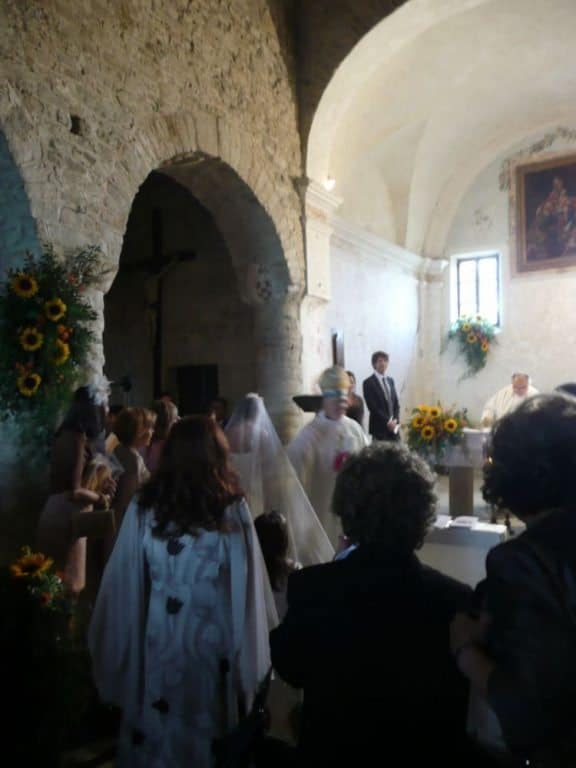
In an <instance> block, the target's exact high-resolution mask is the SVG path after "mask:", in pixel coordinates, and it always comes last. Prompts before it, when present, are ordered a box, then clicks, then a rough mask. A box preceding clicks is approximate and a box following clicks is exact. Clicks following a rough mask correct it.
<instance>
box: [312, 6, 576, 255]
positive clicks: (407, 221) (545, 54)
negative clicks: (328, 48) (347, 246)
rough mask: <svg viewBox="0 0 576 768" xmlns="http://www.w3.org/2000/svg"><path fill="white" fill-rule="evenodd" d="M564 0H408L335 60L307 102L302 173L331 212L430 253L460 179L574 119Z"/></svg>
mask: <svg viewBox="0 0 576 768" xmlns="http://www.w3.org/2000/svg"><path fill="white" fill-rule="evenodd" d="M575 30H576V2H574V0H410V1H409V2H406V3H405V4H404V5H403V6H402V7H401V8H399V9H398V10H397V11H395V12H394V13H393V14H391V15H390V16H389V17H388V18H386V19H385V20H384V21H382V22H380V24H378V25H377V26H376V27H375V28H374V29H373V30H372V31H371V32H370V33H368V34H367V35H366V36H365V37H364V38H363V39H362V40H361V41H360V42H359V43H358V44H357V45H356V47H355V48H354V49H353V50H352V52H351V53H350V54H349V55H348V56H347V58H346V59H345V60H344V61H343V62H342V64H341V65H340V67H339V68H338V69H337V71H336V72H335V74H334V77H333V78H332V80H331V82H330V84H329V85H328V87H327V88H326V90H325V92H324V95H323V97H322V99H321V101H320V105H319V107H318V110H317V112H316V115H315V118H314V121H313V124H312V129H311V132H310V136H309V141H308V147H307V150H308V151H307V175H308V176H309V177H310V178H313V179H315V180H317V181H319V182H322V181H323V180H324V179H325V178H326V177H328V176H331V177H333V178H334V179H336V187H335V189H334V193H335V194H337V195H338V196H339V197H340V198H341V199H342V200H343V203H342V206H341V209H340V213H341V214H342V215H343V216H345V217H347V218H349V219H350V220H352V221H354V222H355V223H357V224H359V225H361V226H364V227H366V228H367V229H369V230H372V231H374V232H376V233H377V234H380V235H383V236H384V237H386V238H387V239H389V240H392V241H394V242H396V243H398V244H400V245H402V246H404V247H406V248H408V249H409V250H412V251H415V252H418V253H424V254H425V255H428V256H441V255H442V251H443V248H444V243H445V239H446V235H447V232H448V230H449V227H450V223H451V221H452V219H453V216H454V214H455V212H456V210H457V208H458V204H459V202H460V201H461V200H462V197H463V195H464V194H465V193H466V190H467V189H468V188H469V187H470V185H471V184H472V182H473V180H474V179H475V178H476V176H477V175H478V174H479V173H480V171H481V170H482V169H483V168H485V167H486V166H487V165H488V164H490V162H491V161H493V160H494V159H495V158H496V157H498V156H499V155H501V154H502V153H503V152H505V151H506V149H507V148H508V147H512V146H513V145H515V144H517V143H518V142H519V141H520V140H521V139H522V138H523V137H526V136H531V135H534V134H535V132H536V131H537V130H538V129H539V128H543V129H544V128H546V127H549V126H551V125H557V124H561V123H562V124H564V123H571V124H576V66H575V64H574V33H575Z"/></svg>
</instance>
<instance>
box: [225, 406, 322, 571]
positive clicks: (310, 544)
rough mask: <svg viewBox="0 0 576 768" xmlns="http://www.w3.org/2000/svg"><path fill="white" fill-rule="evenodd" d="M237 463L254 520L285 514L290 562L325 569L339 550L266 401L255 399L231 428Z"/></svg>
mask: <svg viewBox="0 0 576 768" xmlns="http://www.w3.org/2000/svg"><path fill="white" fill-rule="evenodd" d="M225 431H226V436H227V437H228V442H229V444H230V450H231V452H232V456H231V458H232V463H233V465H234V468H235V469H236V471H237V472H238V474H239V475H240V482H241V485H242V489H243V491H244V492H245V494H246V497H247V500H248V506H249V507H250V511H251V512H252V516H253V518H257V517H258V516H259V515H261V514H263V513H269V512H272V511H275V512H279V513H280V514H282V515H283V516H284V517H285V518H286V523H287V527H288V556H289V557H290V558H291V559H292V560H293V561H294V562H295V563H299V564H301V565H302V566H307V565H315V564H318V563H325V562H328V561H329V560H332V559H333V557H334V548H333V547H332V544H331V543H330V540H329V539H328V537H327V535H326V533H325V532H324V529H323V527H322V525H321V524H320V521H319V520H318V517H317V515H316V513H315V512H314V509H313V507H312V505H311V504H310V501H309V500H308V497H307V496H306V493H305V491H304V489H303V488H302V486H301V484H300V481H299V480H298V477H297V475H296V472H295V470H294V468H293V466H292V463H291V462H290V459H289V458H288V456H287V454H286V451H285V450H284V448H283V446H282V443H281V442H280V438H279V437H278V434H277V432H276V430H275V428H274V425H273V424H272V421H271V419H270V416H269V415H268V412H267V411H266V406H265V405H264V400H263V399H262V398H261V397H260V396H259V395H257V394H254V393H252V392H251V393H249V394H248V395H246V396H245V397H244V398H243V399H242V400H241V401H240V403H239V404H238V405H237V406H236V408H235V409H234V412H233V413H232V416H231V417H230V420H229V421H228V423H227V425H226V430H225Z"/></svg>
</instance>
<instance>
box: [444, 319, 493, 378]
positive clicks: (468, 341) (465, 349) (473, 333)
mask: <svg viewBox="0 0 576 768" xmlns="http://www.w3.org/2000/svg"><path fill="white" fill-rule="evenodd" d="M451 341H453V342H455V343H456V345H457V350H458V354H459V355H460V356H461V357H463V358H464V362H465V365H466V370H465V372H464V374H463V376H462V378H463V379H466V378H469V377H470V376H475V375H476V374H477V373H478V371H481V370H482V368H484V366H485V365H486V360H487V358H488V354H489V352H490V348H491V346H492V344H495V343H496V327H495V326H494V325H492V323H489V322H488V320H486V319H485V318H483V317H482V316H481V315H474V316H469V317H459V318H458V320H456V322H455V323H453V324H452V326H451V328H450V330H449V331H448V335H447V337H446V343H448V342H451Z"/></svg>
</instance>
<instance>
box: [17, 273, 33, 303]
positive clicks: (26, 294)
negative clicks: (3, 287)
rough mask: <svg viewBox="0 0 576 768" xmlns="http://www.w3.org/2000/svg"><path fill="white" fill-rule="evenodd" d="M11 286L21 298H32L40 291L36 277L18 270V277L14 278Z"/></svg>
mask: <svg viewBox="0 0 576 768" xmlns="http://www.w3.org/2000/svg"><path fill="white" fill-rule="evenodd" d="M10 288H11V289H12V291H13V292H14V293H15V294H16V296H20V298H21V299H30V298H32V296H34V295H35V294H36V293H38V283H37V282H36V278H35V277H32V275H28V274H26V272H18V274H17V275H16V277H14V278H13V279H12V282H11V283H10Z"/></svg>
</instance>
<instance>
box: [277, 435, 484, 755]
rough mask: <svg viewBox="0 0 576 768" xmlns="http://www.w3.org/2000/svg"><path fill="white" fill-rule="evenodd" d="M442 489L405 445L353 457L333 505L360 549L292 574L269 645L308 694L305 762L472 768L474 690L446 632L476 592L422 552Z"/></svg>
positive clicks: (284, 672) (286, 675) (281, 669)
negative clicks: (427, 561) (428, 562)
mask: <svg viewBox="0 0 576 768" xmlns="http://www.w3.org/2000/svg"><path fill="white" fill-rule="evenodd" d="M433 482H434V480H433V476H432V475H431V473H430V471H429V469H428V468H427V466H426V465H425V464H424V462H423V461H421V460H420V459H419V458H418V457H417V456H415V455H414V454H412V453H410V452H409V451H408V450H407V449H406V448H404V447H402V446H401V445H400V444H397V443H385V444H380V445H373V446H371V447H369V448H365V449H364V450H363V451H361V452H360V453H359V454H356V455H355V456H352V457H351V458H350V459H348V461H347V462H346V464H345V465H344V468H343V469H342V470H341V472H340V474H339V476H338V479H337V482H336V489H335V492H334V500H333V508H334V512H335V514H336V515H337V516H338V517H340V518H341V520H342V527H343V529H344V533H345V534H346V536H347V537H348V539H349V540H350V541H351V542H353V544H354V545H356V547H355V548H354V549H353V550H352V551H351V552H350V554H348V555H347V557H345V558H344V559H340V560H338V561H336V562H332V563H327V564H324V565H318V566H314V567H310V568H305V569H304V570H302V571H300V572H298V573H295V574H293V575H292V576H290V579H289V582H288V613H287V615H286V617H285V619H284V621H283V622H282V624H281V625H280V626H279V627H278V628H277V629H275V630H274V631H273V632H272V634H271V636H270V640H271V648H272V663H273V665H274V667H275V669H276V670H277V672H278V673H279V675H280V676H281V677H282V678H283V679H284V680H286V681H287V682H288V683H290V684H291V685H293V686H295V687H298V688H303V689H304V710H303V720H302V730H301V744H300V747H301V750H302V756H301V759H302V760H303V763H304V764H306V765H317V766H324V765H326V766H333V765H348V766H367V765H377V764H378V765H380V764H381V765H385V764H387V763H386V759H387V757H390V758H391V757H392V756H396V758H397V759H398V762H395V763H394V764H395V765H405V766H412V765H424V764H430V765H432V764H433V763H434V761H435V760H436V759H437V760H438V761H439V762H440V763H441V764H442V765H443V766H446V765H452V764H454V765H457V764H459V761H460V760H461V759H462V758H464V759H466V760H467V762H466V763H465V764H466V765H467V766H470V765H472V763H471V762H470V761H468V743H467V740H466V736H465V720H466V707H467V692H468V687H467V685H466V682H465V680H464V679H463V678H462V677H461V675H460V674H459V672H458V670H457V667H456V665H455V663H454V661H453V660H452V658H451V655H450V648H449V634H448V631H449V624H450V621H451V618H452V617H453V616H454V614H455V613H456V612H457V611H459V610H462V609H463V608H464V609H465V608H466V607H467V606H468V605H469V600H470V598H471V590H470V589H469V588H468V587H467V586H464V585H463V584H460V583H459V582H457V581H455V580H454V579H451V578H449V577H448V576H444V575H443V574H441V573H439V572H438V571H435V570H433V569H431V568H428V567H426V566H423V565H421V564H420V562H419V561H418V558H417V557H416V555H415V554H414V551H415V550H416V549H418V548H419V547H420V545H421V544H422V541H423V539H424V536H425V534H426V531H427V529H428V526H429V525H430V523H431V522H432V520H433V517H434V512H433V509H434V503H435V496H434V493H433ZM375 756H378V760H377V761H376V762H374V757H375ZM391 764H392V763H390V765H391ZM463 764H464V763H463Z"/></svg>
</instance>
